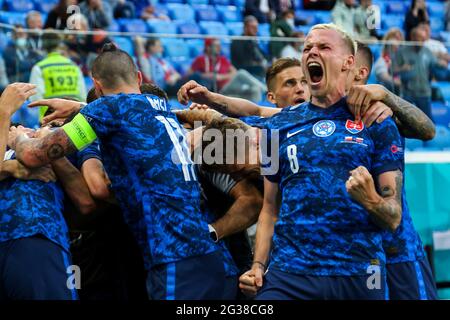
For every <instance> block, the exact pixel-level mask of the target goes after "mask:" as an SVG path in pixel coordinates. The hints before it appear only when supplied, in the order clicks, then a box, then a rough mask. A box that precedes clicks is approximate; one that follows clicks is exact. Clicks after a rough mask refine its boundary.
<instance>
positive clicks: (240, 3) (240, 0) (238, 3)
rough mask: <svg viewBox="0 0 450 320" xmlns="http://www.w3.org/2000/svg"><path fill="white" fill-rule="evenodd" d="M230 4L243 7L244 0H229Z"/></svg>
mask: <svg viewBox="0 0 450 320" xmlns="http://www.w3.org/2000/svg"><path fill="white" fill-rule="evenodd" d="M230 4H232V5H234V6H236V7H238V8H244V6H245V0H231V2H230Z"/></svg>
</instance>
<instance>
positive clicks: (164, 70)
mask: <svg viewBox="0 0 450 320" xmlns="http://www.w3.org/2000/svg"><path fill="white" fill-rule="evenodd" d="M135 52H136V56H137V59H138V64H139V69H140V70H141V72H142V75H143V77H144V82H146V83H147V82H153V83H154V84H156V85H157V86H158V87H160V88H161V89H163V90H164V91H166V92H167V94H168V95H169V96H175V95H176V93H177V91H178V89H179V88H180V86H181V85H182V84H181V83H180V80H181V75H180V74H179V73H178V72H177V71H176V70H175V68H174V67H173V66H172V65H171V63H170V62H169V61H167V60H166V59H164V58H163V52H164V48H163V46H162V45H161V41H160V40H159V39H156V38H150V39H148V40H147V42H145V43H144V39H142V38H141V37H136V39H135Z"/></svg>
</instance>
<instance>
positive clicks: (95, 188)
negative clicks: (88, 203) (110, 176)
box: [89, 181, 111, 201]
mask: <svg viewBox="0 0 450 320" xmlns="http://www.w3.org/2000/svg"><path fill="white" fill-rule="evenodd" d="M89 191H90V192H91V195H92V197H93V198H94V199H98V200H103V201H106V200H107V199H109V198H110V197H111V192H110V190H109V188H108V186H107V185H106V183H104V182H103V181H102V182H97V181H93V182H91V183H90V184H89Z"/></svg>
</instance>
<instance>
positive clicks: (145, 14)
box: [141, 5, 170, 21]
mask: <svg viewBox="0 0 450 320" xmlns="http://www.w3.org/2000/svg"><path fill="white" fill-rule="evenodd" d="M141 19H143V20H146V21H147V20H165V21H170V18H169V17H168V16H166V15H165V14H160V13H158V12H156V10H155V7H154V6H152V5H149V6H147V7H145V8H144V9H143V10H142V13H141Z"/></svg>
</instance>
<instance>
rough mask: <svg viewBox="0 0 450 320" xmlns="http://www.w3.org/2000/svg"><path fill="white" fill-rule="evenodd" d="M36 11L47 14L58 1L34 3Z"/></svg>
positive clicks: (48, 0)
mask: <svg viewBox="0 0 450 320" xmlns="http://www.w3.org/2000/svg"><path fill="white" fill-rule="evenodd" d="M35 2H36V9H37V10H39V11H40V12H45V13H49V12H50V10H52V9H53V7H54V6H56V5H57V4H58V2H59V1H58V0H45V1H35Z"/></svg>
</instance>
